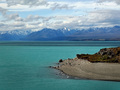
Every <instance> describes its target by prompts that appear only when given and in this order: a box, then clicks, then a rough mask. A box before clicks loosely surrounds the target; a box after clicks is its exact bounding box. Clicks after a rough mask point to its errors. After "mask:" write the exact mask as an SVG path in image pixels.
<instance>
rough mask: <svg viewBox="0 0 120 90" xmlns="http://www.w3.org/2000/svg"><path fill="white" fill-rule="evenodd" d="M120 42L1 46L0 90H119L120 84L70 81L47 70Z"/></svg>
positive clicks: (12, 43) (16, 43)
mask: <svg viewBox="0 0 120 90" xmlns="http://www.w3.org/2000/svg"><path fill="white" fill-rule="evenodd" d="M117 46H120V41H70V42H69V41H67V42H65V41H63V42H0V90H119V89H120V82H111V81H97V80H78V79H67V78H65V76H64V77H63V76H60V75H58V74H59V72H58V71H57V70H54V69H50V68H48V66H54V65H56V63H57V62H58V60H59V59H67V58H74V57H76V54H81V53H86V54H87V53H88V54H94V53H96V52H98V51H99V50H100V49H101V48H108V47H117Z"/></svg>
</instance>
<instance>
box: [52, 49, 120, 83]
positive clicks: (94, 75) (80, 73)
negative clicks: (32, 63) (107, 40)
mask: <svg viewBox="0 0 120 90" xmlns="http://www.w3.org/2000/svg"><path fill="white" fill-rule="evenodd" d="M119 51H120V47H117V48H107V49H101V50H100V51H99V52H98V53H96V54H93V56H92V55H89V54H77V55H76V56H77V57H76V58H74V59H67V60H62V59H61V60H59V63H58V66H55V67H52V68H55V69H58V70H60V71H62V72H63V73H65V74H67V75H68V76H72V77H78V78H84V79H93V80H108V81H120V64H119V56H120V52H119ZM97 56H98V57H97ZM91 57H92V59H96V60H91ZM103 57H105V58H104V59H103ZM98 58H99V59H98ZM102 60H103V61H102Z"/></svg>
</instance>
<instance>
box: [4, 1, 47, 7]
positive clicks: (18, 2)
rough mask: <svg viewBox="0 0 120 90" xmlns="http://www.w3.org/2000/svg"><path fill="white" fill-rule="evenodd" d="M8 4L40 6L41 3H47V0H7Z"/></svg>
mask: <svg viewBox="0 0 120 90" xmlns="http://www.w3.org/2000/svg"><path fill="white" fill-rule="evenodd" d="M6 2H7V4H8V6H13V5H18V4H20V5H29V6H30V7H31V6H39V5H47V2H46V0H6Z"/></svg>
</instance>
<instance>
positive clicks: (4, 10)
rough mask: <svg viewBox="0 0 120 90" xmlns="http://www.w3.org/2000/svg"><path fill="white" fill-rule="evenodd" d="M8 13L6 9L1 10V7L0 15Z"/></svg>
mask: <svg viewBox="0 0 120 90" xmlns="http://www.w3.org/2000/svg"><path fill="white" fill-rule="evenodd" d="M6 12H7V9H4V8H1V7H0V13H1V14H2V15H5V14H6Z"/></svg>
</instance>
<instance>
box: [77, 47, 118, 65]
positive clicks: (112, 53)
mask: <svg viewBox="0 0 120 90" xmlns="http://www.w3.org/2000/svg"><path fill="white" fill-rule="evenodd" d="M76 56H77V58H78V59H85V60H88V61H90V62H110V63H120V47H117V48H104V49H101V50H100V51H99V52H97V53H95V54H93V55H90V54H77V55H76Z"/></svg>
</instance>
